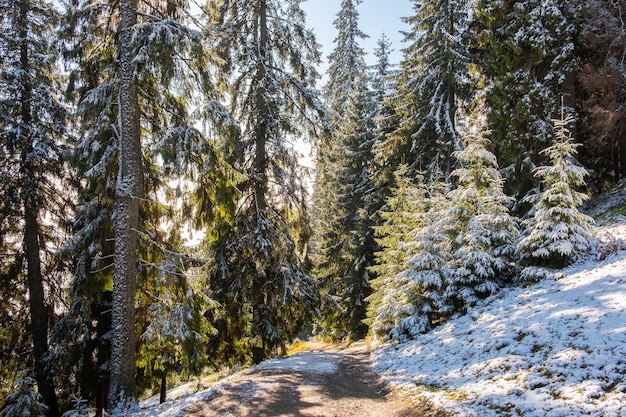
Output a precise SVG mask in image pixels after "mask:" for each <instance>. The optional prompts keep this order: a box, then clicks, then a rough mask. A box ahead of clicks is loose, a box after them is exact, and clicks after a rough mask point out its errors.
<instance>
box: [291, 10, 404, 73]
mask: <svg viewBox="0 0 626 417" xmlns="http://www.w3.org/2000/svg"><path fill="white" fill-rule="evenodd" d="M301 7H302V9H303V10H304V11H305V12H306V22H307V26H308V27H310V28H312V29H313V30H314V31H315V33H316V35H317V42H318V43H320V44H321V45H322V59H323V63H322V67H321V68H320V72H322V73H323V72H325V70H326V67H327V65H328V62H327V58H328V55H329V54H330V53H331V52H332V50H333V48H334V47H335V44H334V41H335V38H336V37H337V30H336V29H335V27H334V26H333V22H334V21H335V19H336V17H337V13H338V12H339V9H340V8H341V0H305V1H304V2H303V3H302V5H301ZM358 10H359V18H360V20H359V28H360V29H361V31H362V32H363V33H365V34H366V35H368V36H369V38H367V39H365V40H363V41H362V43H361V46H362V47H363V49H364V50H365V52H366V53H367V56H366V61H367V63H368V64H374V63H375V61H376V60H375V57H374V53H373V52H374V49H375V48H376V42H377V41H378V39H379V38H380V37H381V35H382V34H383V33H384V34H385V35H386V36H387V38H389V40H390V42H391V47H392V49H393V52H392V55H391V57H390V61H391V63H393V64H397V63H398V62H399V61H400V58H401V53H400V50H401V49H402V47H403V45H402V39H403V36H402V35H401V34H400V30H407V29H408V26H407V25H405V24H404V23H403V22H402V21H401V20H400V18H401V17H407V16H411V15H413V2H412V1H411V0H363V2H362V3H361V4H360V5H359V8H358Z"/></svg>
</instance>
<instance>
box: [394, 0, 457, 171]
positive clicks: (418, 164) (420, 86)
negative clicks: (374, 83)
mask: <svg viewBox="0 0 626 417" xmlns="http://www.w3.org/2000/svg"><path fill="white" fill-rule="evenodd" d="M466 3H467V2H465V1H457V0H437V1H421V0H414V10H415V14H414V15H413V16H410V17H407V18H405V19H404V21H405V23H407V24H409V25H410V27H411V30H410V31H408V32H406V33H404V40H405V43H406V44H407V47H406V48H405V49H404V50H403V53H404V57H403V60H402V62H401V64H400V73H399V75H398V81H397V83H398V87H397V92H396V93H395V96H394V97H393V99H392V103H393V107H394V109H395V112H396V115H397V118H398V123H397V124H398V127H397V129H396V131H395V132H394V133H393V134H392V135H390V136H389V137H388V139H387V141H386V143H385V145H384V147H385V148H386V149H384V150H383V151H384V154H386V155H389V156H388V158H389V159H390V161H391V163H392V165H394V166H397V165H398V163H399V162H398V161H400V162H407V163H410V164H411V166H412V168H413V169H416V170H424V169H435V167H436V166H437V165H439V166H440V167H441V169H443V170H444V172H445V173H446V174H447V173H449V172H450V171H451V170H452V163H453V160H452V159H451V158H450V155H451V153H452V152H453V151H454V150H456V149H459V148H460V143H459V137H458V132H457V126H456V124H457V123H456V112H457V108H458V107H459V103H460V101H461V100H462V99H463V98H464V97H465V95H466V92H465V89H466V87H465V86H464V83H465V80H466V78H467V77H468V71H469V69H468V68H469V67H468V65H469V54H468V51H467V45H466V44H465V40H464V34H465V33H466V31H467V26H468V20H469V14H468V13H469V10H468V6H467V4H466Z"/></svg>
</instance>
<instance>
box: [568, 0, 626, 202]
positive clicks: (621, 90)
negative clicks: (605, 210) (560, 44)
mask: <svg viewBox="0 0 626 417" xmlns="http://www.w3.org/2000/svg"><path fill="white" fill-rule="evenodd" d="M578 20H579V24H578V26H579V37H578V44H577V45H579V52H578V55H579V56H580V57H581V65H580V71H579V72H578V77H577V81H578V83H579V86H580V91H579V102H580V103H582V104H581V123H580V124H581V125H582V126H581V129H580V132H581V135H580V136H581V139H580V141H581V142H582V143H583V146H582V147H581V148H580V154H579V159H580V162H581V163H582V164H583V165H584V166H586V167H587V168H588V169H589V174H590V175H589V177H588V180H587V182H588V185H589V187H593V192H604V191H607V190H609V189H611V188H612V187H613V184H615V182H617V181H619V180H620V179H623V178H626V112H625V111H624V108H626V61H625V60H624V58H623V57H624V56H625V55H626V30H625V29H624V24H623V22H624V21H626V8H625V7H623V5H621V4H619V2H614V1H611V0H590V1H586V2H585V7H583V8H581V10H580V13H579V15H578ZM590 191H591V190H590Z"/></svg>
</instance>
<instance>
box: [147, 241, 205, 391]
mask: <svg viewBox="0 0 626 417" xmlns="http://www.w3.org/2000/svg"><path fill="white" fill-rule="evenodd" d="M180 261H181V259H180V256H179V254H176V253H173V254H170V256H169V257H167V258H166V259H164V260H163V262H162V263H161V264H160V265H159V274H158V276H157V280H156V282H155V283H154V289H150V291H149V293H150V304H149V305H148V306H147V307H146V314H147V317H146V323H147V325H146V327H145V330H144V332H143V333H142V335H141V341H142V342H143V343H142V344H141V346H140V350H139V352H138V360H137V365H138V367H139V368H141V369H143V370H144V376H145V377H150V376H152V375H154V376H157V377H159V378H160V381H159V382H160V384H161V386H160V402H161V403H163V402H165V400H166V393H167V377H168V374H171V373H173V372H177V373H178V374H179V375H180V377H181V378H182V379H187V378H189V376H190V375H192V374H198V373H200V371H202V370H203V368H204V366H205V365H206V363H207V360H206V344H207V342H208V339H209V337H210V336H211V335H213V334H214V333H215V329H214V328H213V326H212V325H211V323H209V322H208V319H207V317H206V315H205V311H207V310H208V307H209V304H210V301H209V300H207V299H206V297H205V296H203V294H202V292H201V291H200V290H199V288H194V286H193V283H192V282H191V281H190V280H189V279H188V277H187V275H186V268H185V265H184V263H181V262H180ZM196 287H197V285H196ZM145 292H146V293H147V292H148V291H145Z"/></svg>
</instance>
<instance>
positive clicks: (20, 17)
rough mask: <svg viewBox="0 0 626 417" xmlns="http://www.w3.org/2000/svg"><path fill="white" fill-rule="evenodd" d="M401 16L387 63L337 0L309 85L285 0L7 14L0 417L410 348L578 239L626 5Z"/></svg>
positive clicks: (425, 3) (602, 165)
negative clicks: (346, 349) (393, 57)
mask: <svg viewBox="0 0 626 417" xmlns="http://www.w3.org/2000/svg"><path fill="white" fill-rule="evenodd" d="M404 1H407V2H409V3H411V5H412V6H413V14H412V15H410V16H406V17H405V18H404V23H406V25H407V27H408V29H407V30H406V31H405V32H403V37H404V43H403V45H402V49H401V53H402V58H401V60H400V62H399V63H392V62H390V60H389V56H390V55H389V54H390V50H391V49H392V48H399V47H400V45H391V44H390V43H389V41H388V39H387V38H386V37H385V36H383V37H381V38H380V39H379V40H378V43H377V47H376V49H375V50H373V51H366V50H364V48H363V47H362V46H361V42H362V41H363V39H365V38H366V37H367V36H368V34H366V33H364V32H362V30H361V29H360V26H359V11H358V8H359V5H360V4H361V3H362V0H342V1H341V6H340V10H339V12H338V13H337V14H336V15H335V16H334V27H335V28H336V30H337V37H336V39H335V42H334V45H333V46H334V48H333V50H332V53H331V54H330V55H329V56H328V57H327V59H328V63H329V67H328V71H327V73H326V74H325V76H326V78H325V82H324V83H323V84H322V83H321V81H320V80H321V79H322V74H319V73H318V67H319V64H320V61H321V59H322V56H321V53H320V46H319V45H318V44H317V42H316V38H315V34H314V32H313V31H312V30H311V29H310V28H309V27H308V26H307V21H306V15H305V13H304V12H303V10H302V7H301V0H254V1H247V2H242V1H235V0H208V1H206V2H187V1H184V0H120V1H104V2H101V1H94V0H69V1H64V2H57V1H55V2H52V1H50V2H48V1H46V0H6V1H4V2H3V3H2V4H1V5H0V9H1V11H2V14H1V16H2V18H1V20H0V22H1V25H2V30H1V31H0V55H1V57H2V60H1V61H0V178H1V181H0V197H1V198H0V213H1V216H0V299H2V300H3V302H2V303H0V415H2V416H3V417H9V416H15V415H19V414H16V413H17V412H18V411H20V410H19V407H17V406H15V404H23V406H22V407H23V408H24V407H26V408H28V411H29V412H30V413H31V414H30V415H47V416H52V417H56V416H61V415H62V414H63V413H65V412H67V411H72V410H73V411H74V414H72V415H85V414H86V413H88V411H87V410H93V412H95V414H96V415H98V416H100V415H103V413H104V412H105V411H106V412H110V413H114V414H115V413H123V412H124V411H125V410H127V409H128V408H129V407H133V405H134V404H135V403H136V401H137V399H138V398H139V397H141V396H144V395H146V394H148V393H151V392H160V393H161V399H162V400H163V401H164V400H165V399H166V391H167V387H168V386H171V385H172V384H174V383H176V382H178V381H180V380H185V379H187V378H188V377H189V376H190V375H198V374H203V373H208V372H213V371H219V370H221V369H224V368H226V367H239V366H249V365H251V364H253V363H258V362H260V361H262V360H264V359H266V358H268V357H270V356H272V355H274V354H276V353H281V352H282V351H284V350H285V347H286V345H287V344H288V343H290V342H291V341H293V340H294V339H295V338H296V337H298V335H299V334H300V333H301V332H302V331H303V330H305V329H307V331H311V329H312V331H313V332H314V333H315V334H317V335H319V336H320V337H324V338H327V339H329V340H356V339H361V338H364V337H368V336H369V337H371V338H373V339H375V340H379V341H382V342H384V341H399V342H406V341H409V340H419V339H420V338H421V337H424V335H425V334H428V333H429V332H432V331H433V329H436V328H438V327H439V326H441V325H443V324H445V323H446V322H447V321H448V320H450V319H451V318H455V317H459V316H462V315H464V314H466V312H468V311H471V309H472V308H473V307H474V306H475V305H477V304H479V303H481V302H483V301H484V300H486V299H488V298H489V297H490V296H493V295H494V294H498V293H499V292H500V291H502V290H503V289H505V288H507V287H513V286H520V285H532V284H533V283H536V282H538V281H541V280H543V279H545V277H549V276H552V274H553V273H554V269H555V268H556V269H558V268H563V267H567V266H569V265H572V264H573V263H575V262H576V261H577V260H578V259H579V258H581V257H583V256H584V255H585V254H586V253H587V252H588V251H589V249H590V248H591V243H590V242H591V239H592V238H593V237H594V234H595V229H594V226H593V222H592V220H591V218H589V217H587V216H585V215H583V214H581V213H580V211H579V208H580V206H581V205H582V204H583V202H584V201H585V200H586V199H588V198H590V197H594V196H596V195H599V194H602V193H604V192H606V191H608V190H611V189H613V188H614V187H615V186H616V185H618V186H620V187H622V186H623V184H624V183H623V182H622V180H623V179H624V176H626V28H625V27H624V23H623V22H624V21H625V20H626V7H624V6H623V5H622V4H621V3H620V2H615V1H611V0H575V1H571V0H548V1H535V0H519V1H515V2H502V1H499V0H474V1H472V2H464V1H457V0H404ZM331 18H333V17H332V16H329V19H331ZM368 53H369V54H373V56H374V57H375V59H376V63H375V65H372V66H368V65H367V64H366V60H365V56H366V55H367V54H368ZM295 143H306V144H308V145H309V146H310V148H311V149H312V152H313V159H314V162H315V167H314V169H313V170H310V169H307V168H305V167H303V166H301V165H300V163H299V158H300V155H299V154H298V151H297V150H296V148H295V146H294V144H295ZM311 178H313V179H314V184H313V188H312V191H311V190H309V188H308V185H307V181H308V180H309V179H311ZM77 398H80V400H76V399H77ZM22 411H25V410H22Z"/></svg>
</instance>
